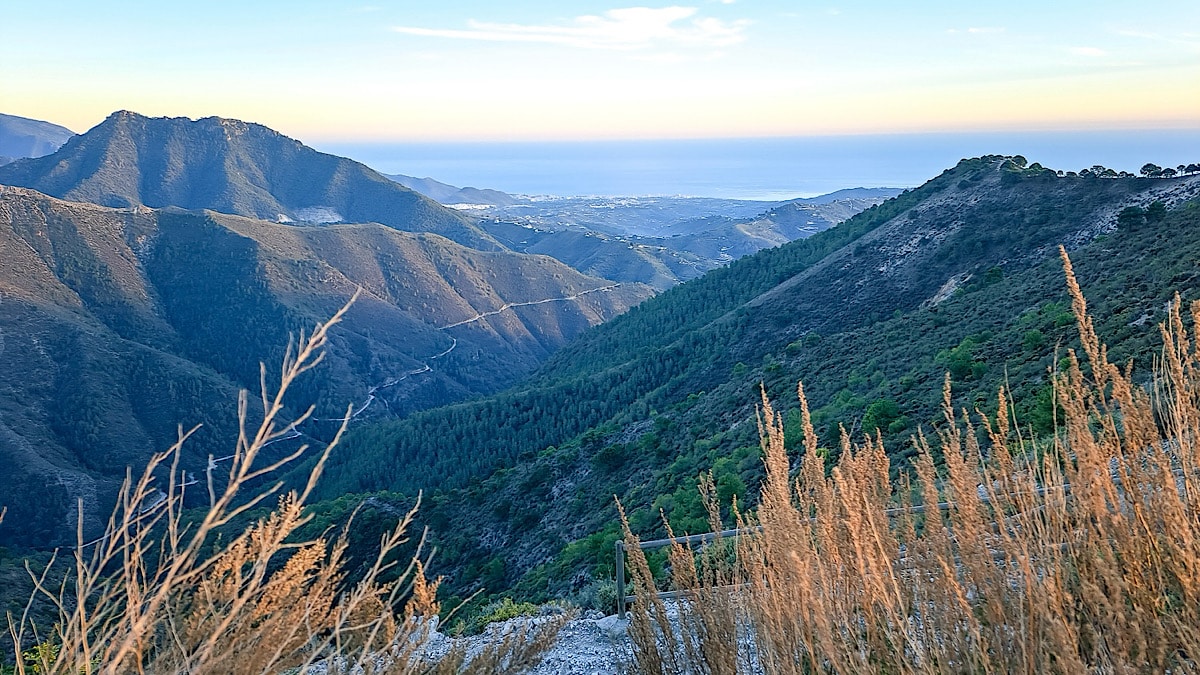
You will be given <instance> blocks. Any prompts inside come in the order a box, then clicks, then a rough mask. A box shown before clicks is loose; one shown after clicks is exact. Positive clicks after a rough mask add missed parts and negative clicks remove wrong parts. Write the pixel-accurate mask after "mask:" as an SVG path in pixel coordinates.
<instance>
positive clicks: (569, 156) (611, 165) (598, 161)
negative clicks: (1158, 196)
mask: <svg viewBox="0 0 1200 675" xmlns="http://www.w3.org/2000/svg"><path fill="white" fill-rule="evenodd" d="M314 147H316V148H317V149H319V150H322V151H325V152H332V153H334V154H341V155H345V156H347V157H350V158H352V159H355V160H358V161H360V162H363V163H365V164H367V165H368V166H371V167H372V168H374V169H376V170H379V171H381V172H383V173H388V174H404V175H408V176H414V177H417V178H433V179H435V180H438V181H442V182H444V183H449V184H451V185H456V186H459V187H476V188H491V189H496V190H501V191H504V192H509V193H512V194H525V195H552V196H612V197H617V196H668V195H680V196H691V197H714V198H724V199H754V200H763V201H777V200H783V199H792V198H797V197H812V196H816V195H819V194H826V193H829V192H833V191H836V190H839V189H844V188H853V187H912V186H916V185H919V184H921V183H923V182H925V181H926V180H928V179H930V178H932V177H934V176H936V175H937V174H939V173H941V172H942V171H943V170H945V169H947V168H950V167H951V166H953V165H954V164H955V163H957V161H958V160H960V159H963V158H967V157H977V156H980V155H985V154H1008V155H1012V154H1021V155H1024V156H1025V157H1026V158H1027V159H1028V160H1029V161H1030V162H1039V163H1041V164H1042V165H1044V166H1047V167H1049V168H1052V169H1062V170H1064V171H1078V170H1080V169H1083V168H1087V167H1090V166H1092V165H1094V164H1102V165H1104V166H1106V167H1109V168H1112V169H1115V170H1118V171H1130V172H1133V173H1136V172H1137V171H1138V169H1139V168H1140V167H1141V166H1142V165H1143V164H1145V163H1146V162H1153V163H1156V164H1160V165H1162V166H1172V167H1174V166H1176V165H1178V164H1187V163H1192V162H1196V161H1200V128H1197V129H1182V130H1146V129H1141V130H1108V131H1075V132H1063V131H1041V132H993V133H945V134H870V135H838V136H805V137H787V138H723V139H679V140H676V139H665V140H664V139H659V140H612V141H574V142H569V141H557V142H540V143H538V142H492V143H485V142H446V143H386V142H380V143H346V142H342V143H336V142H334V143H315V144H314Z"/></svg>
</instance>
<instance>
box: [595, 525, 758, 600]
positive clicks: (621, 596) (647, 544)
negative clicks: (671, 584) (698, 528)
mask: <svg viewBox="0 0 1200 675" xmlns="http://www.w3.org/2000/svg"><path fill="white" fill-rule="evenodd" d="M761 531H762V526H761V525H760V526H758V527H751V528H743V529H738V530H721V531H720V532H706V533H705V534H692V535H688V536H686V537H668V538H666V539H651V540H650V541H639V542H638V548H640V549H642V550H643V551H645V550H649V549H655V548H662V547H664V546H670V545H671V544H683V545H685V546H690V545H692V544H708V543H710V542H713V541H716V540H717V539H724V538H726V537H737V536H740V535H743V534H749V533H751V532H761ZM613 549H614V553H615V556H616V564H617V618H619V619H621V620H624V619H625V617H626V615H627V614H628V613H629V612H628V609H629V603H631V602H633V601H634V600H636V599H637V596H633V595H625V542H624V541H623V540H621V539H618V540H616V541H615V542H613ZM656 595H658V597H660V598H678V597H680V596H681V595H682V593H681V592H680V591H658V592H657V593H656Z"/></svg>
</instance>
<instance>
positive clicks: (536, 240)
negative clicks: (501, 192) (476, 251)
mask: <svg viewBox="0 0 1200 675" xmlns="http://www.w3.org/2000/svg"><path fill="white" fill-rule="evenodd" d="M900 192H901V190H899V189H896V188H877V189H864V188H855V189H853V190H843V191H839V192H838V193H834V195H840V196H836V197H835V196H834V195H826V196H822V197H817V198H813V199H797V200H793V201H789V202H782V203H779V204H771V203H770V202H753V201H744V200H727V199H710V198H695V197H620V198H617V197H574V198H572V197H563V198H544V199H528V198H518V201H516V202H515V203H514V204H512V205H510V206H507V207H496V208H489V209H487V210H485V211H482V213H483V214H485V217H483V218H481V220H480V226H481V227H482V228H484V229H485V230H486V231H487V232H488V233H490V234H491V235H492V236H493V237H495V238H496V239H497V240H498V241H500V242H501V243H503V244H504V245H505V246H507V247H509V248H511V249H513V250H516V251H525V252H528V253H541V254H544V255H549V256H553V257H555V258H558V259H559V260H562V261H563V262H565V263H567V264H568V265H571V266H572V267H574V268H575V269H578V270H580V271H583V272H585V273H587V274H595V275H597V276H602V277H605V278H606V279H615V280H619V281H637V282H640V283H645V284H649V285H651V286H653V287H655V288H657V289H659V290H665V289H667V288H670V287H671V286H673V285H675V284H677V283H679V282H680V281H687V280H688V279H694V278H696V277H698V276H700V275H702V274H704V273H705V272H707V271H709V270H712V269H715V268H717V267H720V266H722V265H727V264H729V263H730V262H731V261H733V260H736V259H738V258H740V257H742V256H745V255H749V254H751V253H755V252H757V251H760V250H762V249H764V248H771V247H773V246H779V245H781V244H786V243H787V242H789V241H793V240H795V239H802V238H804V237H809V236H812V235H813V234H815V233H817V232H820V231H822V230H825V229H828V228H830V227H833V226H834V225H836V224H837V223H840V222H842V221H843V220H846V219H847V218H849V217H851V216H853V215H854V214H856V213H858V212H860V211H862V210H863V209H866V208H869V207H870V206H873V205H875V204H878V203H880V202H883V201H885V200H886V199H888V197H889V196H894V195H896V194H899V193H900ZM851 195H853V196H851Z"/></svg>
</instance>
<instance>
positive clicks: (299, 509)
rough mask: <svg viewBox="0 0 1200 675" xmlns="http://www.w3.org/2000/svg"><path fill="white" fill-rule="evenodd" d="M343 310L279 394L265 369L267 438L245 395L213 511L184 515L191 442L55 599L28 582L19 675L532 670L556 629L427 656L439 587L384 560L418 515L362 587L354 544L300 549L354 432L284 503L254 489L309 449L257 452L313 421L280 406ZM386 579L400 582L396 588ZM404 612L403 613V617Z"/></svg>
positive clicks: (170, 454) (303, 344)
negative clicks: (30, 590)
mask: <svg viewBox="0 0 1200 675" xmlns="http://www.w3.org/2000/svg"><path fill="white" fill-rule="evenodd" d="M348 308H349V305H347V306H346V307H344V308H343V309H342V310H341V311H339V312H338V313H337V314H336V315H335V316H334V317H333V318H332V319H331V320H330V321H328V322H326V323H324V324H318V325H317V326H316V328H315V329H314V330H313V332H312V334H311V335H308V336H305V335H303V334H302V335H301V336H300V339H299V341H298V342H297V343H296V345H295V346H294V348H293V347H290V348H289V349H288V352H287V355H286V357H285V359H284V362H283V364H282V368H281V370H280V372H279V384H278V386H277V387H275V388H274V392H273V393H272V391H271V388H270V387H269V386H268V382H267V380H268V378H267V373H266V369H265V368H264V369H263V371H262V378H261V380H262V386H261V397H260V403H261V406H262V420H263V421H262V423H261V424H259V425H258V426H257V427H256V428H253V427H251V426H250V425H249V424H248V423H247V419H248V417H247V412H248V411H247V406H248V405H249V403H248V397H247V396H246V393H245V392H243V393H242V396H241V399H240V400H239V413H240V419H241V422H242V423H241V433H240V436H239V438H238V441H237V447H236V449H235V450H234V453H233V457H232V461H231V464H230V467H229V474H228V477H227V480H224V481H220V482H218V481H217V480H215V479H214V476H213V475H212V466H213V464H212V463H211V461H210V470H209V472H208V476H207V481H206V484H207V488H208V497H209V507H208V509H207V510H206V511H205V512H204V514H203V515H202V516H200V517H199V518H185V516H184V513H183V495H184V489H185V487H186V485H187V484H190V481H186V477H187V474H186V473H184V472H183V471H181V469H180V467H179V458H180V450H181V448H182V447H183V445H184V443H185V442H186V441H187V438H188V436H189V433H190V432H189V433H184V432H182V430H181V433H180V436H179V440H178V442H177V443H175V445H174V446H172V447H171V448H170V449H169V450H167V451H166V452H164V453H162V454H159V455H157V456H156V457H154V458H153V459H152V461H151V462H150V463H149V465H148V466H147V467H146V469H145V470H144V471H143V472H142V473H141V474H140V475H138V476H136V477H135V476H132V475H131V476H129V477H128V478H127V479H126V482H125V485H124V487H123V489H122V491H121V496H120V499H119V503H118V505H117V507H116V508H115V510H114V511H113V514H112V516H111V518H110V520H109V522H108V526H107V529H106V531H105V534H104V536H103V537H102V538H101V539H99V540H98V541H96V542H94V543H92V544H91V545H85V541H84V538H83V533H82V531H80V532H79V533H78V542H79V546H78V548H77V549H76V550H75V553H74V555H73V557H72V559H71V560H70V561H69V562H68V565H69V566H70V568H71V569H70V570H69V572H68V573H67V574H66V581H65V582H64V583H63V584H62V585H61V586H55V587H50V585H49V584H48V582H47V579H48V578H49V576H48V572H49V569H47V570H44V571H41V572H39V573H37V574H34V573H33V571H31V575H32V576H33V577H34V580H35V582H36V585H37V597H35V598H31V599H30V604H29V605H27V606H26V611H25V613H24V614H23V615H22V616H19V617H18V616H12V615H10V616H9V617H8V626H9V633H10V637H11V639H12V644H13V646H14V648H15V652H16V653H18V654H19V653H21V649H22V646H27V645H29V644H30V643H37V645H38V646H37V647H35V648H34V649H32V650H26V652H25V655H24V656H25V658H23V659H17V663H16V665H15V672H16V673H18V674H21V675H24V674H25V673H35V672H36V673H52V674H58V673H61V674H70V675H75V674H76V673H89V674H90V673H105V674H108V673H111V674H116V673H152V674H156V675H158V674H167V673H238V674H241V673H279V672H282V671H285V670H288V669H293V668H295V669H299V672H303V671H304V669H306V668H307V667H308V666H310V665H313V664H314V663H317V662H318V661H324V662H325V664H326V665H327V667H328V672H331V673H334V672H346V673H349V672H352V671H353V672H362V673H367V674H375V673H378V674H383V673H387V674H400V673H426V672H428V673H452V672H476V673H497V672H519V671H520V670H521V669H522V668H524V667H527V666H528V665H530V664H532V663H536V661H537V659H538V658H539V656H540V654H541V652H542V651H544V649H545V648H546V647H547V646H548V645H549V644H550V643H551V642H552V641H553V639H554V637H555V635H556V633H557V630H558V628H559V627H561V621H549V622H545V623H543V624H540V625H538V626H534V627H530V628H527V629H525V630H524V631H518V633H519V634H514V635H510V636H508V638H507V639H505V640H502V641H500V642H499V643H497V644H493V645H489V646H487V647H486V648H485V649H484V650H483V651H482V653H480V654H478V655H470V658H469V657H468V654H466V652H465V648H458V649H451V650H450V651H449V653H445V654H438V653H436V652H434V651H431V650H428V649H427V646H428V643H429V641H430V639H431V637H432V636H433V631H434V628H435V626H436V621H435V620H433V617H435V616H436V615H437V614H438V613H439V612H440V608H439V606H438V603H437V601H436V599H435V598H436V590H437V582H436V581H432V582H431V581H428V580H427V579H426V577H425V572H424V567H423V566H422V564H421V563H420V561H419V560H418V559H413V560H412V561H411V562H410V563H409V564H408V566H407V569H405V570H402V571H400V572H401V573H400V574H398V575H397V574H395V570H390V568H391V567H392V564H390V563H385V562H384V561H385V560H387V559H389V556H391V557H394V555H392V554H394V553H395V552H396V551H397V549H398V548H399V547H400V546H401V545H402V544H404V543H405V542H406V535H405V532H406V530H407V529H408V527H409V525H410V524H411V519H412V515H413V514H412V513H410V514H409V515H408V517H407V518H404V519H402V520H401V522H400V523H399V524H398V525H397V526H396V528H395V529H394V530H393V531H392V532H391V533H390V534H389V535H387V536H386V537H384V538H383V540H382V541H381V550H380V553H379V556H378V558H377V559H376V561H375V563H374V564H373V565H372V566H371V567H370V568H369V569H368V570H367V572H366V573H365V575H364V576H363V577H362V578H361V579H358V580H356V582H355V583H353V584H350V583H348V581H347V579H345V577H344V575H343V563H344V562H345V560H344V557H345V551H346V541H345V537H344V536H343V537H341V538H338V539H334V540H329V539H327V538H322V539H317V540H313V541H306V542H301V543H296V542H293V541H292V539H293V536H292V535H293V534H294V533H296V531H297V530H298V528H300V526H302V525H303V524H304V523H305V522H307V520H308V518H307V517H306V516H305V515H304V511H303V507H304V504H305V501H306V500H307V499H308V497H309V495H310V494H311V492H312V490H313V487H314V486H315V484H316V481H317V480H318V478H319V477H320V475H321V471H322V468H323V467H324V464H325V461H326V459H327V458H328V456H329V453H330V451H331V450H332V449H333V448H334V447H335V446H336V445H337V442H338V440H339V439H340V438H341V432H342V431H344V430H345V426H346V425H345V423H343V425H342V429H341V431H339V432H338V434H337V437H336V438H335V439H334V441H333V442H332V443H331V444H329V445H328V446H327V447H326V448H325V450H324V451H323V452H322V454H321V456H320V457H319V459H318V461H317V462H316V465H315V468H314V469H313V470H312V472H311V474H310V475H309V477H308V481H307V484H306V485H305V486H304V487H303V488H302V489H300V490H299V491H292V492H288V493H286V494H280V490H281V485H280V484H279V483H275V484H271V485H268V486H267V487H266V488H252V487H251V486H254V485H260V484H262V483H263V482H264V480H266V479H269V476H270V475H271V474H272V472H274V471H276V470H278V469H279V468H280V467H282V466H284V465H285V464H287V463H289V462H292V461H293V460H295V459H297V458H299V457H300V456H301V455H302V454H303V453H304V452H305V451H306V448H305V447H301V448H300V449H298V450H296V451H295V452H294V453H291V454H290V455H288V456H287V457H284V458H282V459H278V460H274V461H268V460H267V459H266V458H265V457H264V453H263V452H262V451H263V449H264V448H265V447H266V446H268V445H269V444H271V443H272V442H274V441H276V440H278V439H282V438H285V437H290V436H292V435H294V431H295V429H296V427H297V426H299V425H300V424H303V422H304V421H305V420H306V419H307V418H308V417H309V415H310V414H311V410H309V411H308V412H307V413H305V414H304V415H302V416H300V417H299V418H298V419H297V420H296V421H294V422H291V423H284V422H282V421H281V420H280V413H281V411H282V408H283V403H282V402H283V398H284V394H285V393H286V391H287V389H288V387H289V386H290V385H292V383H294V382H295V381H296V379H297V378H298V377H300V376H301V375H303V374H304V373H305V372H307V371H309V370H311V369H312V368H313V367H315V366H316V365H317V364H318V363H320V362H321V359H322V355H323V348H324V346H325V345H326V342H327V340H328V333H329V330H330V328H331V327H333V326H334V325H335V324H337V323H338V321H339V320H340V319H341V318H342V316H343V315H344V314H345V312H346V310H347V309H348ZM346 419H347V420H348V419H349V411H348V412H347V418H346ZM164 483H165V484H164ZM221 484H223V485H224V487H220V485H221ZM268 500H275V504H276V505H275V509H274V510H273V512H272V513H271V514H270V515H269V516H267V517H265V518H263V519H261V520H259V521H258V522H256V523H255V524H253V525H252V526H250V527H249V528H247V529H245V530H244V531H242V532H241V533H240V534H238V535H236V536H234V537H232V538H229V539H223V538H222V535H221V533H222V532H223V531H224V530H227V529H228V528H229V527H230V526H232V524H233V523H235V522H236V520H237V519H238V518H239V516H244V514H246V512H247V511H248V510H250V509H253V508H255V507H257V506H259V505H261V504H263V503H265V502H267V501H268ZM80 521H81V522H82V518H81V519H80ZM56 562H63V561H56ZM53 564H55V563H52V565H53ZM385 576H386V577H393V576H398V577H399V578H398V580H396V581H392V582H387V583H385V582H384V581H383V579H384V578H385ZM39 599H40V600H41V601H48V602H50V603H52V604H53V605H54V606H56V607H57V611H58V623H57V625H55V626H53V627H52V628H51V629H50V630H47V628H48V627H46V626H34V625H32V623H31V621H30V620H29V615H30V612H29V609H30V607H32V605H33V603H34V602H35V601H36V600H39ZM402 603H403V607H404V610H403V611H401V612H397V611H395V608H399V607H401V606H402ZM443 651H444V650H443Z"/></svg>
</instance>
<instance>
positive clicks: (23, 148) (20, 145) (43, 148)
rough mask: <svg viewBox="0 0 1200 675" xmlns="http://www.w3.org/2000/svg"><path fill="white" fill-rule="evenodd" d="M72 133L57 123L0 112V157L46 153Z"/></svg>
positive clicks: (9, 157) (55, 148) (57, 147)
mask: <svg viewBox="0 0 1200 675" xmlns="http://www.w3.org/2000/svg"><path fill="white" fill-rule="evenodd" d="M74 135H75V132H73V131H71V130H70V129H67V128H66V127H60V126H59V125H57V124H51V123H50V122H42V121H41V120H31V119H29V118H27V117H17V116H16V115H5V114H3V113H0V157H7V158H8V159H9V160H10V161H13V160H16V159H19V158H21V157H41V156H42V155H48V154H50V153H52V152H54V151H55V150H58V149H59V148H60V147H61V146H62V144H63V143H66V142H67V139H69V138H71V137H72V136H74ZM4 163H5V162H4V161H0V164H4Z"/></svg>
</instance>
